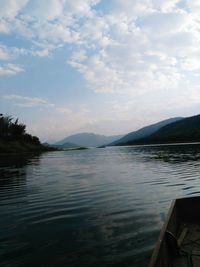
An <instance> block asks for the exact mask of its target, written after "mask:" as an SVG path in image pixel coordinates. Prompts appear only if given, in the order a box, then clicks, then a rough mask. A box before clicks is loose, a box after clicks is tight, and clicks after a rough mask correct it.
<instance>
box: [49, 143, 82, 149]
mask: <svg viewBox="0 0 200 267" xmlns="http://www.w3.org/2000/svg"><path fill="white" fill-rule="evenodd" d="M51 146H53V147H56V148H78V147H80V146H79V145H77V144H73V143H69V142H66V143H64V144H60V145H58V144H53V145H51Z"/></svg>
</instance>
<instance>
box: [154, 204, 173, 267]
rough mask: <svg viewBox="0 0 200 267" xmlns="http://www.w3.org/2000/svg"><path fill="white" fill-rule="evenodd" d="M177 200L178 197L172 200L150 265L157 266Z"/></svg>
mask: <svg viewBox="0 0 200 267" xmlns="http://www.w3.org/2000/svg"><path fill="white" fill-rule="evenodd" d="M176 202H177V199H174V200H172V203H171V206H170V209H169V211H168V214H167V217H166V220H165V222H164V224H163V226H162V228H161V231H160V234H159V237H158V241H157V243H156V245H155V248H154V250H153V254H152V256H151V260H150V263H149V267H154V266H156V262H157V259H158V255H159V253H160V250H161V246H162V243H163V242H164V238H165V233H166V231H167V228H168V225H169V222H170V219H171V218H172V214H173V212H174V210H175V206H176Z"/></svg>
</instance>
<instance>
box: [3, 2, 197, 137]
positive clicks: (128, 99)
mask: <svg viewBox="0 0 200 267" xmlns="http://www.w3.org/2000/svg"><path fill="white" fill-rule="evenodd" d="M199 14H200V1H198V0H191V1H189V0H188V1H187V0H184V1H180V0H168V1H166V0H134V1H132V0H109V1H105V0H102V1H101V0H76V1H74V0H0V105H1V113H4V114H10V115H12V116H13V117H14V118H16V117H19V119H20V121H22V122H24V123H26V125H27V130H28V131H29V132H30V133H32V134H34V135H37V136H39V137H40V138H41V140H58V139H61V138H63V137H65V136H67V135H70V134H73V133H78V132H95V133H99V134H106V135H110V134H125V133H127V132H129V131H133V130H136V129H138V128H140V127H142V126H144V125H147V124H150V123H154V122H157V121H159V120H162V119H166V118H169V117H176V116H191V115H195V114H198V113H199V107H200V72H199V70H200V18H199Z"/></svg>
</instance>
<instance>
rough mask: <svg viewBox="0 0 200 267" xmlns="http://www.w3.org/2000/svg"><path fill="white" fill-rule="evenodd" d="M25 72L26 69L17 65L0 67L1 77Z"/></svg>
mask: <svg viewBox="0 0 200 267" xmlns="http://www.w3.org/2000/svg"><path fill="white" fill-rule="evenodd" d="M23 71H24V69H23V68H22V67H21V66H18V65H15V64H11V63H9V64H6V65H0V76H12V75H16V74H18V73H20V72H23Z"/></svg>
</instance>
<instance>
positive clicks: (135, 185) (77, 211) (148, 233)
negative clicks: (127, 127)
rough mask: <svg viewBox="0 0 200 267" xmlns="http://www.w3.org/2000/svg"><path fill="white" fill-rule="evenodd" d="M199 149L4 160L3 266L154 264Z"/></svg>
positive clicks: (0, 180) (197, 172)
mask: <svg viewBox="0 0 200 267" xmlns="http://www.w3.org/2000/svg"><path fill="white" fill-rule="evenodd" d="M193 195H200V145H198V144H196V145H175V146H143V147H142V146H141V147H140V146H138V147H115V148H114V147H113V148H102V149H89V150H82V151H70V152H67V151H66V152H51V153H45V154H42V155H28V154H23V155H1V156H0V266H2V267H18V266H19V267H33V266H34V267H35V266H37V267H44V266H45V267H51V266H52V267H53V266H54V267H55V266H56V267H57V266H70V267H80V266H81V267H86V266H97V267H98V266H99V267H100V266H102V267H105V266H124V267H127V266H147V265H148V261H149V258H150V255H151V253H152V249H153V247H154V245H155V242H156V240H157V238H158V234H159V231H160V228H161V226H162V224H163V221H164V219H165V217H166V213H167V211H168V208H169V205H170V203H171V200H172V199H174V198H177V197H183V196H184V197H185V196H193Z"/></svg>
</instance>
